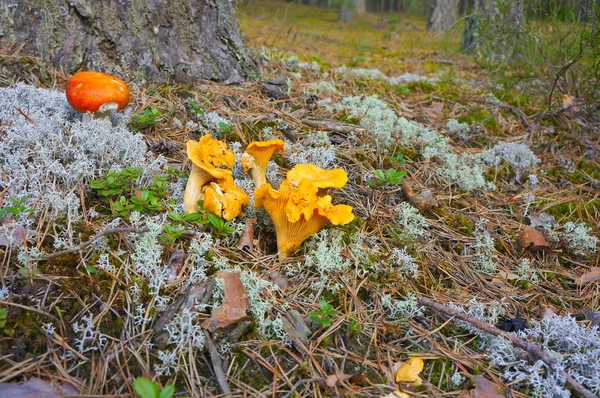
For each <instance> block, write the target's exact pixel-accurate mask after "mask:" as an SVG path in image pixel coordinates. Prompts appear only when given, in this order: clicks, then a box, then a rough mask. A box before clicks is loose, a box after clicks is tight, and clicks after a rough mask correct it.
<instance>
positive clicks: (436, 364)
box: [427, 357, 454, 390]
mask: <svg viewBox="0 0 600 398" xmlns="http://www.w3.org/2000/svg"><path fill="white" fill-rule="evenodd" d="M427 362H428V363H427V365H428V367H430V368H432V370H431V376H430V378H429V382H430V383H431V384H433V385H436V386H440V388H441V389H442V390H445V389H446V388H448V387H449V385H448V384H449V383H448V381H449V380H450V377H451V374H450V373H451V372H452V370H453V368H454V366H453V364H452V361H451V360H450V359H448V358H445V357H444V358H438V359H435V360H433V361H427Z"/></svg>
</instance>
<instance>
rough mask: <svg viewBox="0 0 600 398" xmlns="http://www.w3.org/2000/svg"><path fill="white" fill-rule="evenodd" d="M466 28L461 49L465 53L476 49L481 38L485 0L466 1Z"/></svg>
mask: <svg viewBox="0 0 600 398" xmlns="http://www.w3.org/2000/svg"><path fill="white" fill-rule="evenodd" d="M465 12H466V17H465V28H464V30H463V34H462V39H461V42H460V49H461V51H462V52H464V53H470V52H473V51H475V49H476V48H477V43H478V40H479V23H480V20H481V18H482V16H484V15H485V0H467V1H466V3H465Z"/></svg>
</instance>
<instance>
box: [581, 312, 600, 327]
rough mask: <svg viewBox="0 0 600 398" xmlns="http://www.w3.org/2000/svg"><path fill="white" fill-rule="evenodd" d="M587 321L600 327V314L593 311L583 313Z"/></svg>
mask: <svg viewBox="0 0 600 398" xmlns="http://www.w3.org/2000/svg"><path fill="white" fill-rule="evenodd" d="M581 312H582V313H583V315H584V316H585V318H586V319H588V320H590V321H592V326H596V325H600V312H598V311H592V310H583V311H581Z"/></svg>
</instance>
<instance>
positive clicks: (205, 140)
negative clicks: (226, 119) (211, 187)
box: [183, 134, 235, 214]
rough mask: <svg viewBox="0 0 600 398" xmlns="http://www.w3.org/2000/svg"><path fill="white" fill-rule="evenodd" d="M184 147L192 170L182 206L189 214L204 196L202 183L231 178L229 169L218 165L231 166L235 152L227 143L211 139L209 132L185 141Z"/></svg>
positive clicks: (195, 209) (193, 211) (196, 208)
mask: <svg viewBox="0 0 600 398" xmlns="http://www.w3.org/2000/svg"><path fill="white" fill-rule="evenodd" d="M186 147H187V155H188V158H189V159H190V161H191V162H192V171H191V173H190V177H189V178H188V182H187V185H186V187H185V192H184V193H183V207H184V210H185V211H186V213H188V214H189V213H195V212H197V211H198V205H197V202H198V201H199V200H202V199H203V198H204V193H203V189H202V188H203V187H204V185H206V184H207V183H209V182H210V181H213V180H216V179H219V180H223V179H225V178H228V177H229V178H231V170H227V169H221V168H219V167H222V166H225V167H228V168H231V167H233V164H234V162H235V154H234V153H233V151H231V150H229V149H227V144H225V143H224V142H223V141H218V140H215V139H213V138H212V137H211V136H210V135H209V134H207V135H205V136H203V137H202V138H200V141H193V140H190V141H188V142H186Z"/></svg>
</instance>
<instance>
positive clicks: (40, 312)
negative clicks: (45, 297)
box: [0, 300, 59, 321]
mask: <svg viewBox="0 0 600 398" xmlns="http://www.w3.org/2000/svg"><path fill="white" fill-rule="evenodd" d="M0 304H2V305H9V306H12V307H17V308H22V309H24V310H27V311H33V312H37V313H38V314H42V315H45V316H47V317H50V318H52V319H54V320H55V321H58V320H59V319H58V318H57V317H55V316H54V315H51V314H49V313H47V312H45V311H42V310H38V309H37V308H33V307H28V306H26V305H22V304H17V303H11V302H10V301H2V300H0Z"/></svg>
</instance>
